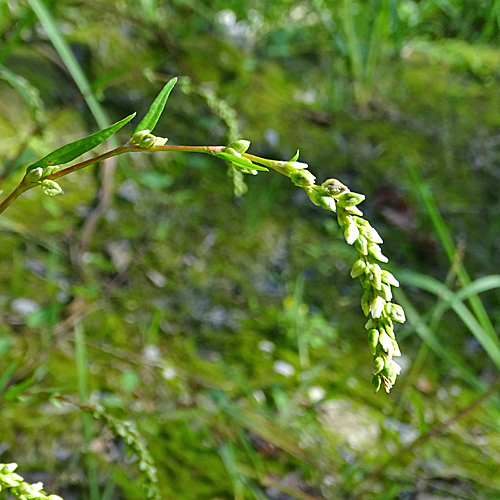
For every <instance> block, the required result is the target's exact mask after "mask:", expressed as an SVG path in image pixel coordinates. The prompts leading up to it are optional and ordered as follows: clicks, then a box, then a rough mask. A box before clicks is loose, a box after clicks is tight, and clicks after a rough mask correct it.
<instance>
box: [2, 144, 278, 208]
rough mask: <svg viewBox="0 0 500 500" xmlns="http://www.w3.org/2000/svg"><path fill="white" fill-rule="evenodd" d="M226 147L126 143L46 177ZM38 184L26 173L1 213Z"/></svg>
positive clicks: (212, 152) (6, 199)
mask: <svg viewBox="0 0 500 500" xmlns="http://www.w3.org/2000/svg"><path fill="white" fill-rule="evenodd" d="M224 149H225V146H153V147H151V148H141V147H139V146H132V145H125V146H120V147H118V148H115V149H112V150H111V151H108V152H106V153H103V154H101V155H98V156H95V157H94V158H89V159H88V160H86V161H82V162H80V163H76V164H75V165H71V166H70V167H67V168H63V169H62V170H58V171H57V172H54V173H53V174H51V175H49V176H47V177H45V179H50V180H55V179H59V178H60V177H64V176H66V175H68V174H71V173H73V172H76V171H78V170H81V169H83V168H86V167H89V166H91V165H95V164H96V163H99V162H101V161H103V160H106V159H108V158H112V157H114V156H119V155H122V154H124V153H146V152H158V151H163V152H175V151H179V152H184V153H205V154H210V155H213V156H214V155H216V154H217V153H220V152H222V151H224ZM250 156H251V155H250ZM268 161H269V160H268ZM275 170H276V169H275ZM278 171H279V170H278ZM282 173H283V172H282ZM38 185H39V184H38V183H37V182H31V181H30V180H29V179H28V177H27V176H26V175H25V176H24V177H23V179H22V180H21V182H20V183H19V185H18V186H17V187H16V189H14V191H13V192H12V193H11V194H10V195H9V196H8V197H7V198H5V199H4V200H3V201H2V202H1V203H0V213H2V212H4V211H5V210H6V209H7V208H8V207H9V206H10V205H11V203H12V202H13V201H14V200H15V199H16V198H18V197H19V196H20V195H21V194H22V193H24V192H25V191H28V190H29V189H32V188H34V187H36V186H38Z"/></svg>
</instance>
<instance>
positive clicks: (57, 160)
mask: <svg viewBox="0 0 500 500" xmlns="http://www.w3.org/2000/svg"><path fill="white" fill-rule="evenodd" d="M134 116H135V113H133V114H131V115H129V116H127V117H126V118H124V119H123V120H120V121H119V122H116V123H115V124H113V125H110V126H109V127H107V128H105V129H104V130H100V131H99V132H96V133H95V134H92V135H89V136H87V137H84V138H83V139H79V140H78V141H75V142H70V143H69V144H66V146H62V147H61V148H59V149H56V150H55V151H52V153H49V154H48V155H47V156H45V157H44V158H42V159H41V160H38V161H37V162H35V163H33V164H32V165H30V166H29V167H28V168H27V169H26V172H29V171H30V170H33V169H34V168H37V167H42V168H44V167H47V166H49V165H62V164H64V163H68V162H70V161H72V160H74V159H75V158H78V157H79V156H81V155H83V154H84V153H86V152H87V151H90V150H91V149H94V148H95V147H96V146H99V144H101V143H103V142H104V141H105V140H106V139H107V138H108V137H110V136H111V135H113V134H114V133H115V132H117V131H118V130H120V129H121V128H122V127H123V126H124V125H126V124H127V123H128V122H129V121H130V120H132V118H133V117H134Z"/></svg>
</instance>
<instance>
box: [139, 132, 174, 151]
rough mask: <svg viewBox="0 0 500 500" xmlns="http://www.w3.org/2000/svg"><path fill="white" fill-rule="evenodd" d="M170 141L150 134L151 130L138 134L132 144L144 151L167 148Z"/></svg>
mask: <svg viewBox="0 0 500 500" xmlns="http://www.w3.org/2000/svg"><path fill="white" fill-rule="evenodd" d="M167 141H168V139H167V138H166V137H156V135H153V134H150V130H147V129H146V130H141V131H139V132H136V133H135V134H134V135H133V136H132V139H130V143H131V144H133V145H134V146H139V147H140V148H143V149H149V148H152V147H155V146H165V144H166V143H167Z"/></svg>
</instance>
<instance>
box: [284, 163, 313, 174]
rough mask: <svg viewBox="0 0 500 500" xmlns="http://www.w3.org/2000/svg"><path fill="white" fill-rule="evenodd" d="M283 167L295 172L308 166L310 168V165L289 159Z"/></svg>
mask: <svg viewBox="0 0 500 500" xmlns="http://www.w3.org/2000/svg"><path fill="white" fill-rule="evenodd" d="M283 168H284V169H285V170H286V171H287V172H294V171H295V170H305V169H306V168H309V165H308V164H307V163H302V162H300V161H287V162H286V163H285V164H284V165H283Z"/></svg>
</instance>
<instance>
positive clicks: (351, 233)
mask: <svg viewBox="0 0 500 500" xmlns="http://www.w3.org/2000/svg"><path fill="white" fill-rule="evenodd" d="M358 236H359V229H358V226H356V225H355V224H350V225H348V226H347V229H346V230H345V231H344V238H345V240H346V242H347V244H348V245H352V244H353V243H354V242H355V241H356V240H357V239H358Z"/></svg>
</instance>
